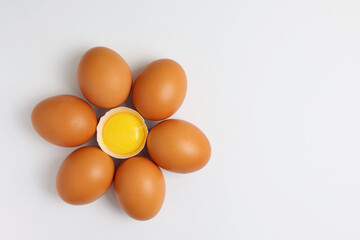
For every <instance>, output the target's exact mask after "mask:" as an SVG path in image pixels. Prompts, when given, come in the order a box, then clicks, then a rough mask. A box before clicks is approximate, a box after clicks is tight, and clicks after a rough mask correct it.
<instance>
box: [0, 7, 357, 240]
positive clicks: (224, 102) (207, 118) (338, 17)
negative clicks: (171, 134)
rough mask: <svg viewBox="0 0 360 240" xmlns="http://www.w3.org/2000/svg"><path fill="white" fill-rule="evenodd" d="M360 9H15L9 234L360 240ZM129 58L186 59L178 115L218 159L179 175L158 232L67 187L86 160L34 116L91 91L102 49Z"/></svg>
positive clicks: (6, 190)
mask: <svg viewBox="0 0 360 240" xmlns="http://www.w3.org/2000/svg"><path fill="white" fill-rule="evenodd" d="M359 13H360V2H359V1H357V0H353V1H342V0H338V1H329V0H323V1H319V0H305V1H279V0H274V1H266V0H262V1H259V0H246V1H220V0H219V1H196V2H195V1H177V2H172V1H165V0H163V1H85V0H83V1H56V2H55V1H25V0H24V1H6V0H2V1H1V2H0V46H1V47H0V81H1V88H0V98H1V101H0V104H1V105H0V107H1V113H2V115H1V119H0V122H1V126H2V133H1V136H2V138H1V140H0V141H1V166H0V189H1V198H0V199H1V200H0V201H1V205H0V239H156V240H161V239H259V240H260V239H261V240H262V239H274V240H279V239H286V240H287V239H306V240H309V239H316V240H318V239H334V240H335V239H342V240H344V239H360V228H359V226H360V204H359V202H360V174H359V170H360V151H359V149H360V137H359V136H360V124H359V123H360V112H359V109H360V107H359V105H360V94H359V90H360V57H359V56H360V44H359V43H360V14H359ZM97 45H103V46H107V47H111V48H113V49H115V50H116V51H118V52H119V53H120V54H121V55H122V56H123V57H124V58H125V59H126V60H127V62H128V63H129V65H130V67H131V69H132V70H133V73H134V75H135V76H136V75H137V74H138V73H139V70H140V69H141V68H142V67H143V66H144V65H145V64H147V63H149V62H150V61H152V60H155V59H158V58H164V57H167V58H173V59H175V60H177V61H179V62H180V63H181V64H182V65H183V67H184V68H185V70H186V72H187V75H188V94H187V96H186V100H185V102H184V104H183V106H182V107H181V109H180V110H179V111H178V112H177V113H176V115H174V117H176V118H182V119H186V120H188V121H190V122H193V123H195V124H196V125H197V126H199V127H200V128H201V129H202V130H203V131H204V132H205V133H206V134H207V135H208V137H209V139H210V141H211V143H212V148H213V153H212V158H211V160H210V162H209V164H208V165H207V166H206V167H205V168H204V169H202V170H201V171H199V172H196V173H193V174H189V175H178V174H173V173H169V172H164V174H165V178H166V184H167V195H166V199H165V203H164V206H163V208H162V210H161V212H160V213H159V215H158V216H157V217H156V218H154V219H153V220H151V221H147V222H138V221H135V220H132V219H131V218H129V217H128V216H126V215H125V213H124V212H123V211H122V210H121V209H120V208H119V207H118V206H117V203H116V200H115V197H114V194H113V190H112V189H110V191H108V192H107V193H106V195H105V196H103V197H102V198H101V199H99V200H98V201H96V202H94V203H92V204H89V205H86V206H80V207H79V206H71V205H68V204H66V203H64V202H63V201H62V200H61V199H60V198H59V197H58V196H57V193H56V189H55V176H56V172H57V168H58V167H59V165H60V163H61V161H62V160H63V159H64V158H65V157H66V156H67V155H68V154H69V153H70V152H71V151H72V150H73V149H66V148H61V147H58V146H54V145H52V144H50V143H47V142H45V141H44V140H42V139H41V138H40V137H39V136H38V135H37V134H36V133H35V131H34V130H33V129H32V126H31V122H30V114H31V111H32V108H33V107H34V105H35V104H36V103H37V102H39V101H40V100H42V99H44V98H46V97H49V96H52V95H56V94H74V95H77V96H82V95H81V94H80V91H79V88H78V86H77V84H76V68H77V63H78V61H79V59H80V57H81V55H82V54H83V53H84V51H86V50H87V49H89V48H91V47H93V46H97Z"/></svg>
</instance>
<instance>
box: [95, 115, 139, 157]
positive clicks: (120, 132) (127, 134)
mask: <svg viewBox="0 0 360 240" xmlns="http://www.w3.org/2000/svg"><path fill="white" fill-rule="evenodd" d="M145 135H146V126H144V124H143V122H142V121H141V120H140V119H139V118H138V117H137V116H136V115H134V114H133V113H131V112H120V113H117V114H115V115H113V116H111V117H110V118H109V119H108V120H107V121H106V123H105V124H104V127H103V132H102V137H103V142H104V144H105V146H106V147H107V148H109V150H111V151H113V152H115V153H117V154H121V155H125V154H131V153H133V152H135V151H137V150H138V149H139V148H140V147H141V145H142V144H143V142H144V141H145Z"/></svg>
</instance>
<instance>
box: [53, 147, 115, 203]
mask: <svg viewBox="0 0 360 240" xmlns="http://www.w3.org/2000/svg"><path fill="white" fill-rule="evenodd" d="M114 171H115V167H114V162H113V160H112V159H111V157H109V156H108V155H107V154H106V153H104V152H103V151H101V150H100V149H99V148H97V147H82V148H79V149H77V150H75V151H74V152H72V153H71V154H70V155H69V156H68V157H67V158H66V159H65V160H64V162H63V163H62V164H61V166H60V168H59V171H58V173H57V178H56V188H57V191H58V193H59V195H60V197H61V198H62V199H63V200H64V201H65V202H67V203H70V204H74V205H80V204H87V203H91V202H93V201H95V200H96V199H98V198H100V197H101V196H102V195H103V194H104V193H105V192H106V191H107V190H108V189H109V187H110V186H111V183H112V180H113V177H114Z"/></svg>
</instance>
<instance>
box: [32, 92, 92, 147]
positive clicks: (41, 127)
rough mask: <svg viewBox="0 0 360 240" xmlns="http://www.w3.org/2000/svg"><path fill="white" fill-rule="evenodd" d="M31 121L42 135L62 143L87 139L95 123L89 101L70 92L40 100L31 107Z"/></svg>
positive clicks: (81, 142) (78, 142) (82, 141)
mask: <svg viewBox="0 0 360 240" xmlns="http://www.w3.org/2000/svg"><path fill="white" fill-rule="evenodd" d="M31 121H32V125H33V127H34V129H35V130H36V132H37V133H38V134H39V135H40V136H41V137H43V138H44V139H46V140H47V141H49V142H51V143H53V144H56V145H59V146H63V147H75V146H80V145H82V144H84V143H86V142H87V141H88V140H90V138H91V137H92V136H93V135H94V134H95V131H96V125H97V119H96V115H95V112H94V110H93V109H92V108H91V107H90V105H89V104H88V103H86V102H85V101H84V100H82V99H80V98H78V97H75V96H71V95H59V96H54V97H50V98H47V99H45V100H43V101H41V102H40V103H38V104H37V105H36V106H35V108H34V110H33V111H32V114H31Z"/></svg>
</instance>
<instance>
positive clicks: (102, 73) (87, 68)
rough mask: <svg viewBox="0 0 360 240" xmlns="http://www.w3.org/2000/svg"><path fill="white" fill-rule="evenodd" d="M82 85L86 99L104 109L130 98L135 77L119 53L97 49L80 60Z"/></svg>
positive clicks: (79, 71) (80, 85)
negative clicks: (133, 77)
mask: <svg viewBox="0 0 360 240" xmlns="http://www.w3.org/2000/svg"><path fill="white" fill-rule="evenodd" d="M77 78H78V83H79V87H80V90H81V92H82V93H83V94H84V96H85V98H86V99H87V100H89V102H91V103H92V104H94V105H96V106H98V107H102V108H113V107H117V106H119V105H120V104H122V103H123V102H124V101H125V100H126V98H127V97H128V96H129V93H130V89H131V84H132V75H131V70H130V68H129V66H128V64H127V63H126V61H125V60H124V59H123V58H122V57H121V56H120V55H119V54H118V53H116V52H115V51H113V50H111V49H109V48H105V47H95V48H92V49H90V50H89V51H87V52H86V53H85V54H84V56H83V57H82V59H81V60H80V63H79V67H78V72H77Z"/></svg>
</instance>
